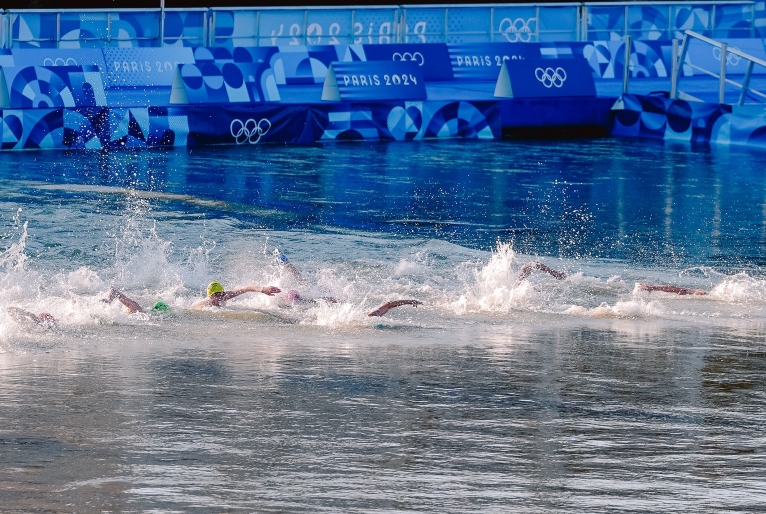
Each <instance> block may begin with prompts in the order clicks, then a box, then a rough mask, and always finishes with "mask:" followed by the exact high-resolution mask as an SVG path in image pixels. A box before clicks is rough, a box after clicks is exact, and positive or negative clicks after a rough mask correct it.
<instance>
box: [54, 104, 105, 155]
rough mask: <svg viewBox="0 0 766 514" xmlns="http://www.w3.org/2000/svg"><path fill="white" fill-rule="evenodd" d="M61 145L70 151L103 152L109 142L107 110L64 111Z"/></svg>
mask: <svg viewBox="0 0 766 514" xmlns="http://www.w3.org/2000/svg"><path fill="white" fill-rule="evenodd" d="M63 114H64V134H63V138H62V141H61V144H62V146H63V147H65V148H70V149H72V150H103V149H104V147H105V145H107V144H108V141H109V131H108V128H109V127H108V123H107V122H108V111H107V109H64V113H63Z"/></svg>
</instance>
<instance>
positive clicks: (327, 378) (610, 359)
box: [0, 327, 766, 512]
mask: <svg viewBox="0 0 766 514" xmlns="http://www.w3.org/2000/svg"><path fill="white" fill-rule="evenodd" d="M279 330H280V329H268V330H267V331H266V332H267V333H265V334H262V337H264V338H265V339H261V337H258V338H256V341H253V340H252V339H248V340H231V341H227V340H226V338H220V339H219V340H218V342H216V343H214V344H212V345H211V344H208V345H205V346H204V347H202V346H201V345H188V346H187V347H186V348H185V349H175V348H173V347H171V346H167V345H163V343H161V342H160V341H156V342H154V343H152V344H151V348H145V347H138V348H134V347H131V346H130V345H129V344H128V345H127V347H126V345H125V344H124V342H121V341H116V342H115V343H114V345H113V346H112V347H110V348H111V349H110V350H108V351H101V352H100V353H99V354H98V355H93V354H92V353H90V352H89V351H87V350H84V349H83V350H80V351H73V352H61V351H53V352H52V353H49V354H44V355H38V356H37V357H34V356H27V357H24V356H14V357H10V356H3V357H0V364H1V365H2V373H1V374H0V381H1V382H2V383H0V391H2V393H0V406H1V407H2V408H1V409H0V412H1V413H2V414H1V415H0V423H1V424H2V427H3V428H2V436H1V438H0V448H1V449H2V454H1V455H2V456H1V457H0V460H1V461H2V466H0V483H4V484H6V486H5V487H3V488H0V500H1V501H2V502H3V505H4V508H3V509H4V510H8V509H10V510H14V509H16V510H19V511H26V510H53V511H77V512H83V511H99V510H120V511H123V510H124V511H144V510H152V509H153V510H157V509H158V510H179V511H189V510H198V509H201V510H214V511H218V510H231V509H234V510H239V509H242V510H249V511H258V512H278V511H305V512H316V511H343V512H362V511H364V512H369V511H391V510H394V511H407V510H418V511H431V512H433V511H439V512H468V511H476V510H477V509H478V510H481V511H498V512H504V511H509V510H513V511H564V510H567V511H572V510H574V511H603V510H608V511H610V512H615V511H625V512H640V511H646V510H652V511H658V510H661V511H684V512H688V511H690V510H692V511H708V512H717V511H720V510H735V511H746V512H753V511H756V510H759V509H760V506H761V505H763V502H764V500H766V480H765V479H764V476H766V473H765V471H766V469H765V468H766V466H765V465H764V460H763V441H764V438H763V434H762V431H763V430H762V428H763V425H764V421H766V419H765V418H766V415H764V412H765V410H764V407H766V395H765V393H766V386H765V385H764V384H765V383H766V380H765V379H766V373H765V372H764V370H766V352H765V351H763V349H762V347H761V346H760V345H754V344H753V342H754V340H753V339H750V338H746V340H743V341H739V342H738V341H736V340H733V339H732V338H731V337H729V336H727V334H726V333H723V332H722V331H720V330H719V329H709V328H703V327H679V328H677V329H676V328H664V329H662V330H661V331H659V332H658V333H653V334H650V338H649V339H651V341H645V342H641V341H640V339H641V338H640V337H639V338H637V337H636V336H635V334H629V333H622V334H621V333H620V332H618V331H614V330H610V329H607V328H604V329H600V328H598V327H590V328H584V327H579V328H570V329H566V328H560V329H553V330H538V331H533V332H527V333H523V334H521V333H518V334H516V335H515V336H513V337H512V338H506V339H505V341H504V342H503V341H500V339H501V338H498V340H497V341H496V342H495V343H494V344H476V345H451V344H447V343H436V342H433V341H431V342H428V341H423V342H421V343H420V344H408V345H399V344H395V343H393V342H392V343H390V344H389V343H386V342H385V336H381V338H383V340H381V341H378V343H375V344H370V343H369V342H364V341H357V342H356V343H355V344H350V345H349V344H348V343H349V339H346V340H345V341H344V342H343V344H342V345H340V346H339V345H337V344H333V342H332V337H330V336H327V335H319V336H318V340H317V341H316V344H311V345H307V344H305V343H304V344H301V343H296V344H281V345H280V344H274V343H271V344H263V343H262V342H261V343H258V341H276V340H279V337H280V334H279ZM511 339H512V340H511ZM738 343H739V344H738ZM118 347H119V348H122V349H119V348H118ZM115 350H117V351H115ZM10 484H12V486H11V487H8V485H10Z"/></svg>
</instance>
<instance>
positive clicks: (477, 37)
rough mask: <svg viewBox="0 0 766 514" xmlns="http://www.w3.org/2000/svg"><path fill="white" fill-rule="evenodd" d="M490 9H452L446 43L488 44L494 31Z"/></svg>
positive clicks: (448, 20)
mask: <svg viewBox="0 0 766 514" xmlns="http://www.w3.org/2000/svg"><path fill="white" fill-rule="evenodd" d="M491 20H492V15H491V10H490V8H489V7H450V8H449V9H448V10H447V38H446V41H444V42H445V43H488V42H489V41H490V38H489V35H490V32H491V30H492V26H491V24H492V22H491Z"/></svg>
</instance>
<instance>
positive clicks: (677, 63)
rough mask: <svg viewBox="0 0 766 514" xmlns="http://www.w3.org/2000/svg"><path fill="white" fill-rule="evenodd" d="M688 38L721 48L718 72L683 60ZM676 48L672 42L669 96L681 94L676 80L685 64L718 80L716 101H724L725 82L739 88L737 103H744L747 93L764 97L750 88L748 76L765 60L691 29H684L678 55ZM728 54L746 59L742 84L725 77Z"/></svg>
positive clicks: (763, 64)
mask: <svg viewBox="0 0 766 514" xmlns="http://www.w3.org/2000/svg"><path fill="white" fill-rule="evenodd" d="M689 38H694V39H697V40H699V41H702V42H703V43H707V44H709V45H711V46H713V47H715V48H718V49H719V50H721V69H720V70H719V72H718V73H715V72H713V71H710V70H707V69H705V68H702V67H700V66H697V65H696V64H692V63H690V62H685V61H686V54H687V52H688V50H689V40H690V39H689ZM677 49H678V46H677V45H675V44H674V45H673V75H672V77H671V88H670V96H671V98H678V97H679V94H683V92H682V91H679V90H678V82H679V78H680V76H681V70H682V69H683V66H684V65H686V66H689V67H691V68H692V69H694V70H697V71H700V72H702V73H704V74H706V75H710V76H711V77H715V78H717V79H718V81H719V83H718V103H720V104H723V103H724V99H725V98H724V95H725V87H726V84H730V85H732V86H736V87H738V88H740V94H739V100H738V101H737V105H744V103H745V97H746V96H747V94H748V93H750V94H752V95H755V96H758V97H760V98H763V99H766V94H764V93H761V92H760V91H758V90H755V89H752V88H751V87H750V78H751V76H752V72H753V65H754V64H757V65H759V66H763V67H766V61H764V60H763V59H759V58H758V57H755V56H753V55H750V54H748V53H745V52H743V51H742V50H739V49H737V48H729V45H727V44H726V43H721V42H719V41H716V40H715V39H711V38H709V37H706V36H703V35H702V34H699V33H697V32H694V31H693V30H685V31H684V40H683V45H682V50H681V54H680V55H678V53H677ZM728 54H734V55H736V56H738V57H741V58H742V59H745V60H746V61H748V64H747V69H746V70H745V76H744V79H743V80H742V84H740V83H739V82H736V81H734V80H731V79H728V78H726V64H727V62H726V57H727V55H728Z"/></svg>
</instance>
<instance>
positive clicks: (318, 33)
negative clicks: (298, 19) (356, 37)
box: [306, 9, 354, 45]
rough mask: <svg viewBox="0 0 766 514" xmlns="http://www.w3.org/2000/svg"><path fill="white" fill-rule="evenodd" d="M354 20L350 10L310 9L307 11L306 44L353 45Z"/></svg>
mask: <svg viewBox="0 0 766 514" xmlns="http://www.w3.org/2000/svg"><path fill="white" fill-rule="evenodd" d="M353 19H354V15H353V12H352V11H351V10H350V9H317V10H313V9H309V10H308V11H306V44H307V45H347V44H351V43H353V23H352V21H353Z"/></svg>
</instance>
